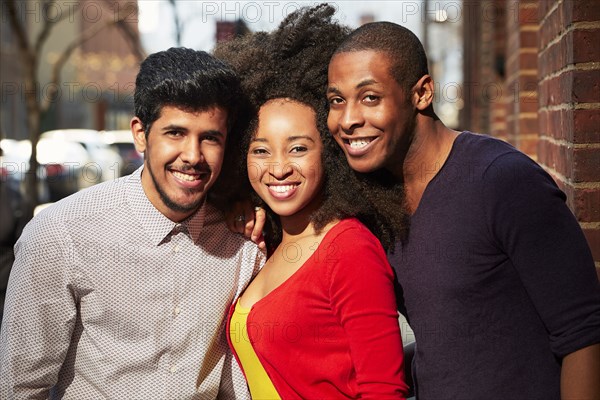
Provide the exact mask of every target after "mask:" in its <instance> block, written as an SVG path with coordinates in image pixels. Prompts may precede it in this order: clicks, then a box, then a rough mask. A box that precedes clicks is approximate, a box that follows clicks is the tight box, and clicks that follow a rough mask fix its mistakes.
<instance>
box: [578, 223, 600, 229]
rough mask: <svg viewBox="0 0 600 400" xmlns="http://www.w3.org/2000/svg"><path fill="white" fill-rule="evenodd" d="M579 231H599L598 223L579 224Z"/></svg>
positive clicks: (599, 224)
mask: <svg viewBox="0 0 600 400" xmlns="http://www.w3.org/2000/svg"><path fill="white" fill-rule="evenodd" d="M579 225H580V226H581V229H600V222H580V223H579Z"/></svg>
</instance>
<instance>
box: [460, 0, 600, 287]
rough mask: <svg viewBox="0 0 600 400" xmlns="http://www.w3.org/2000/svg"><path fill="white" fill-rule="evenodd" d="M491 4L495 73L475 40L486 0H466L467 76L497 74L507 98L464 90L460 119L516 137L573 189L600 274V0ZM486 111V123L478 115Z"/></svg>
mask: <svg viewBox="0 0 600 400" xmlns="http://www.w3.org/2000/svg"><path fill="white" fill-rule="evenodd" d="M486 4H487V5H486ZM491 4H492V5H493V8H494V10H495V13H494V14H493V16H492V20H493V30H494V32H493V36H492V38H493V39H492V41H493V42H492V43H485V45H486V46H490V47H493V48H495V57H496V68H495V70H496V75H495V77H490V76H488V75H486V73H485V70H484V68H483V67H482V60H483V59H484V58H485V57H484V56H485V53H484V52H482V49H481V46H478V45H477V44H475V43H481V42H484V41H483V40H482V39H483V38H484V31H485V22H486V21H488V20H489V19H490V15H491V14H490V13H489V11H490V7H489V1H487V2H483V3H478V2H477V3H476V2H470V1H465V3H464V7H465V8H467V7H471V8H472V9H471V10H470V12H466V11H469V10H466V11H465V15H470V16H475V17H471V18H470V19H469V20H467V19H465V24H464V35H465V48H464V53H465V56H464V63H465V70H464V72H465V79H464V80H465V86H467V85H468V83H469V82H470V81H476V82H478V83H479V86H480V87H481V86H484V85H485V84H487V83H489V82H493V80H494V79H495V80H496V82H497V85H498V87H499V88H501V91H502V93H503V101H495V102H494V101H489V102H487V103H485V102H481V101H477V100H479V99H481V96H478V97H477V96H473V98H472V99H468V98H467V97H465V105H466V106H465V111H464V112H463V113H462V114H461V124H462V125H463V126H464V128H467V129H469V128H470V127H476V129H474V130H478V131H480V132H486V133H490V134H491V135H493V136H496V137H499V138H501V139H504V140H506V141H508V142H510V143H512V144H513V145H515V146H516V147H517V148H519V149H520V150H521V151H523V152H525V153H526V154H528V155H529V156H531V157H532V158H534V159H535V160H537V161H538V162H539V163H540V164H541V165H542V166H543V167H544V168H545V169H546V170H547V171H548V172H549V173H550V174H551V175H552V177H553V178H554V179H555V180H556V182H557V184H558V185H559V186H560V187H561V189H562V190H563V191H565V193H566V194H567V196H568V205H569V207H570V208H571V210H572V211H573V213H574V214H575V216H576V218H577V220H578V221H579V223H580V224H581V227H582V228H583V231H584V233H585V235H586V238H587V240H588V243H589V245H590V247H591V249H592V253H593V255H594V259H595V261H596V267H597V271H598V275H599V276H600V45H599V43H600V1H598V0H539V1H525V0H523V1H516V0H494V1H493V3H491ZM485 7H487V11H486V10H484V9H483V8H485ZM483 16H486V17H487V18H483ZM475 38H477V39H475ZM467 89H468V88H465V90H464V92H465V93H467V94H468V90H467ZM475 93H477V92H475ZM486 113H488V114H489V116H490V117H489V121H488V122H487V124H486V122H485V119H484V118H481V116H482V115H486Z"/></svg>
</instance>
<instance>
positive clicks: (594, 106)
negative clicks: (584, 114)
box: [538, 103, 600, 112]
mask: <svg viewBox="0 0 600 400" xmlns="http://www.w3.org/2000/svg"><path fill="white" fill-rule="evenodd" d="M598 109H600V103H562V104H556V105H552V106H546V107H540V108H539V109H538V112H540V111H562V110H567V111H568V110H598Z"/></svg>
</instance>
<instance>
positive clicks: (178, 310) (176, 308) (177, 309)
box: [173, 307, 181, 315]
mask: <svg viewBox="0 0 600 400" xmlns="http://www.w3.org/2000/svg"><path fill="white" fill-rule="evenodd" d="M180 312H181V308H179V307H175V309H174V310H173V314H175V315H179V313H180Z"/></svg>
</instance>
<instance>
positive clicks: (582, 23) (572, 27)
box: [540, 21, 600, 54]
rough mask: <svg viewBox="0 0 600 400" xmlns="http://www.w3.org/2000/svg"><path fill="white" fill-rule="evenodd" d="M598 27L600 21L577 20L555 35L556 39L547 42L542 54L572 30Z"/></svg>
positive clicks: (599, 26)
mask: <svg viewBox="0 0 600 400" xmlns="http://www.w3.org/2000/svg"><path fill="white" fill-rule="evenodd" d="M597 28H600V22H596V21H594V22H588V21H580V22H575V23H574V24H571V25H569V26H567V28H566V29H565V30H564V31H563V32H561V33H559V34H558V36H557V37H555V38H554V39H552V40H551V41H549V42H548V43H546V46H545V47H544V48H543V49H541V50H540V54H542V53H544V52H546V51H547V50H548V49H549V48H550V47H552V46H553V45H554V44H556V43H558V42H560V41H561V40H562V38H563V37H564V36H566V35H568V34H569V33H570V32H573V31H574V30H576V29H582V30H591V29H597Z"/></svg>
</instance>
